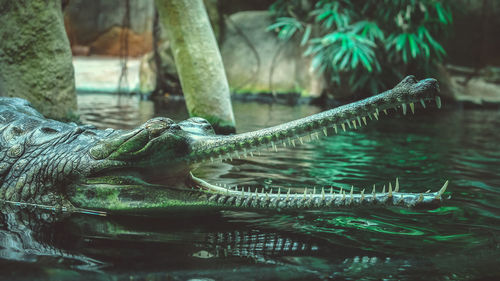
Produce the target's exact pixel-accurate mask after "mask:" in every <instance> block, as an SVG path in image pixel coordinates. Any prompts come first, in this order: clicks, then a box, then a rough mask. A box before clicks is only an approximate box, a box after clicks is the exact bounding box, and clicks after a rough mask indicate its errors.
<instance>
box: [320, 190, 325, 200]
mask: <svg viewBox="0 0 500 281" xmlns="http://www.w3.org/2000/svg"><path fill="white" fill-rule="evenodd" d="M321 201H325V188H324V187H322V188H321Z"/></svg>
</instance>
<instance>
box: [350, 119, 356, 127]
mask: <svg viewBox="0 0 500 281" xmlns="http://www.w3.org/2000/svg"><path fill="white" fill-rule="evenodd" d="M351 122H352V125H353V126H354V129H357V128H356V120H352V121H351Z"/></svg>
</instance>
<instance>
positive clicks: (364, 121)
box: [361, 116, 368, 126]
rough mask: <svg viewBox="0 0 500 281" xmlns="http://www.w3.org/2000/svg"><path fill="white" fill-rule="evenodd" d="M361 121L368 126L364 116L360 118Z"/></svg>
mask: <svg viewBox="0 0 500 281" xmlns="http://www.w3.org/2000/svg"><path fill="white" fill-rule="evenodd" d="M361 119H363V123H365V126H366V125H368V124H366V116H363V117H361Z"/></svg>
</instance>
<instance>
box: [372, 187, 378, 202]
mask: <svg viewBox="0 0 500 281" xmlns="http://www.w3.org/2000/svg"><path fill="white" fill-rule="evenodd" d="M372 194H373V200H375V199H377V195H376V194H377V193H375V185H373V191H372Z"/></svg>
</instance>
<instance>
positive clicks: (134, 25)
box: [63, 0, 500, 104]
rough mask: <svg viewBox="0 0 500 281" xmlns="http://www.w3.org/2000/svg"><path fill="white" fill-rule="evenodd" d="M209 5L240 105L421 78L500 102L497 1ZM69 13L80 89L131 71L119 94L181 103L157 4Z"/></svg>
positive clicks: (79, 8) (73, 6)
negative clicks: (173, 98)
mask: <svg viewBox="0 0 500 281" xmlns="http://www.w3.org/2000/svg"><path fill="white" fill-rule="evenodd" d="M204 4H205V7H206V10H207V13H208V16H209V19H210V22H211V24H212V28H213V31H214V34H215V36H216V39H217V42H218V45H219V49H220V52H221V55H222V59H223V62H224V67H225V70H226V74H227V78H228V82H229V86H230V89H231V92H232V94H233V97H239V96H244V97H245V98H248V96H251V97H252V98H256V96H257V97H259V98H260V99H266V100H267V99H269V98H272V99H274V100H284V101H286V102H297V100H298V98H305V100H307V101H309V100H318V99H320V103H325V100H324V99H322V98H328V99H331V100H334V101H340V102H343V101H346V100H352V99H359V98H360V97H363V96H369V95H372V94H374V93H377V92H379V91H381V90H384V89H387V88H390V87H392V86H394V85H395V83H397V82H398V81H400V80H401V78H402V77H404V76H405V75H408V74H415V75H417V77H418V78H424V77H428V76H432V77H436V78H438V80H439V81H440V82H441V88H442V91H443V95H445V96H446V97H447V98H449V99H451V100H453V101H461V102H467V103H473V104H488V103H498V102H499V101H500V88H499V84H500V68H499V67H500V54H499V52H498V50H499V49H500V37H499V36H498V30H500V17H498V15H499V13H500V3H499V2H498V1H491V0H481V1H472V0H458V1H446V0H444V1H435V0H423V1H399V0H392V1H389V0H386V1H301V0H291V1H282V0H277V1H276V0H271V1H266V0H259V1H225V0H206V1H204ZM63 9H64V24H65V28H66V32H67V36H68V38H69V41H70V44H71V48H72V52H73V56H74V65H75V71H76V86H77V91H79V92H83V91H116V89H117V85H118V84H119V80H120V79H119V78H120V76H121V75H123V73H122V72H123V71H124V67H123V64H126V66H127V69H126V70H127V72H128V73H127V74H128V76H127V79H126V80H127V81H123V80H124V79H123V78H122V80H121V81H122V84H121V85H120V86H119V90H120V91H124V92H134V93H141V94H145V95H151V96H165V95H180V94H182V90H181V87H180V83H179V78H178V75H177V72H176V67H175V63H174V59H173V57H172V54H171V49H170V47H169V38H168V36H167V35H166V33H165V32H164V30H163V29H162V27H161V25H160V24H159V21H158V18H157V11H156V9H155V5H154V1H152V0H145V1H139V0H127V1H119V0H102V1H99V0H94V1H90V2H89V1H83V0H80V1H79V0H72V1H66V2H65V3H63ZM116 60H119V61H120V64H117V63H116ZM96 64H99V67H98V69H96V67H95V66H96ZM158 68H160V71H157V69H158ZM158 75H161V77H158ZM101 79H106V80H107V81H106V82H107V83H104V81H100V80H101ZM98 82H103V83H101V84H99V83H98ZM112 82H113V83H112ZM125 82H126V83H125ZM108 83H109V84H108ZM259 98H257V99H259Z"/></svg>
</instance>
